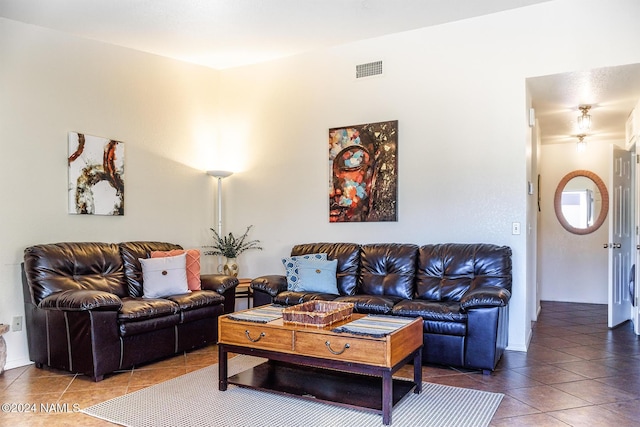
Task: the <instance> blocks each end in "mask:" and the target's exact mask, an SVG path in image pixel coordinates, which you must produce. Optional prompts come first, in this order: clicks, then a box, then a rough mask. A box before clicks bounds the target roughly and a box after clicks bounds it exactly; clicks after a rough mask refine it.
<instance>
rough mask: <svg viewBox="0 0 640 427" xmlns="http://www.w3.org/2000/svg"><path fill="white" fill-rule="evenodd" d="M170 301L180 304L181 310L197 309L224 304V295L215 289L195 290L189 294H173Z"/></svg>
mask: <svg viewBox="0 0 640 427" xmlns="http://www.w3.org/2000/svg"><path fill="white" fill-rule="evenodd" d="M166 299H168V300H169V301H173V302H174V303H176V304H178V307H179V308H180V311H189V310H195V309H198V308H202V307H208V306H212V305H219V304H224V297H223V296H222V295H220V294H219V293H217V292H215V291H206V290H202V291H193V292H190V293H188V294H180V295H172V296H169V297H167V298H166Z"/></svg>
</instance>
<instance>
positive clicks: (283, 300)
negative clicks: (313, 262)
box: [273, 291, 338, 305]
mask: <svg viewBox="0 0 640 427" xmlns="http://www.w3.org/2000/svg"><path fill="white" fill-rule="evenodd" d="M337 296H338V295H333V294H324V293H320V292H304V291H302V292H296V291H284V292H280V293H279V294H278V295H277V296H276V297H275V298H274V299H273V303H274V304H281V305H296V304H302V303H303V302H307V301H333V300H334V299H336V297H337Z"/></svg>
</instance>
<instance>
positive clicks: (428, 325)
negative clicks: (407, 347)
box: [251, 243, 512, 373]
mask: <svg viewBox="0 0 640 427" xmlns="http://www.w3.org/2000/svg"><path fill="white" fill-rule="evenodd" d="M318 253H321V254H327V257H328V259H329V260H337V269H336V276H337V292H335V293H326V292H324V293H323V292H309V291H299V290H290V289H288V286H287V279H286V277H285V276H280V275H271V276H263V277H258V278H256V279H254V280H253V282H252V284H251V287H252V289H253V291H254V305H256V306H258V305H263V304H269V303H275V304H282V305H295V304H299V303H302V302H306V301H312V300H330V301H344V302H351V303H353V304H354V311H355V312H358V313H366V314H377V315H389V316H404V317H422V319H423V341H424V348H423V349H422V359H423V362H424V363H435V364H441V365H447V366H458V367H463V368H471V369H481V370H483V371H484V372H485V373H488V372H490V371H493V370H494V369H495V367H496V364H497V363H498V361H499V360H500V357H501V356H502V353H503V352H504V349H505V348H506V346H507V340H508V329H509V325H508V323H509V322H508V315H509V311H508V310H509V308H508V304H509V300H510V298H511V280H512V279H511V249H510V248H509V247H507V246H497V245H492V244H481V243H479V244H462V243H445V244H436V245H424V246H418V245H413V244H408V243H402V244H394V243H381V244H365V245H359V244H355V243H308V244H301V245H296V246H294V247H293V248H292V250H291V255H292V256H302V255H305V254H318Z"/></svg>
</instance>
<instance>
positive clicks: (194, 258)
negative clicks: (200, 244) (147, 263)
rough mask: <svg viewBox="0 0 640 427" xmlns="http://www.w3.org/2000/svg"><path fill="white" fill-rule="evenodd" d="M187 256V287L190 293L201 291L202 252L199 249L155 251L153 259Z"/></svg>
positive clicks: (152, 254)
mask: <svg viewBox="0 0 640 427" xmlns="http://www.w3.org/2000/svg"><path fill="white" fill-rule="evenodd" d="M184 253H186V254H187V285H189V290H190V291H199V290H200V287H201V283H200V251H199V250H198V249H187V250H183V249H174V250H172V251H153V252H151V258H163V257H168V256H176V255H182V254H184Z"/></svg>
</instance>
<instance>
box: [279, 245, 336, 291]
mask: <svg viewBox="0 0 640 427" xmlns="http://www.w3.org/2000/svg"><path fill="white" fill-rule="evenodd" d="M299 259H305V260H309V259H315V260H319V261H326V260H327V254H307V255H295V256H290V257H287V258H282V264H283V265H284V269H285V270H286V275H287V290H289V291H297V290H298V289H297V288H298V284H299V283H300V277H299V275H298V263H297V261H298V260H299Z"/></svg>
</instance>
